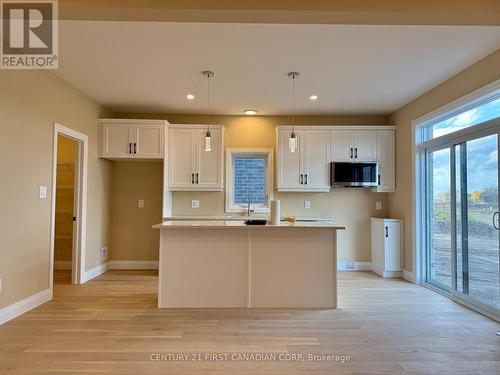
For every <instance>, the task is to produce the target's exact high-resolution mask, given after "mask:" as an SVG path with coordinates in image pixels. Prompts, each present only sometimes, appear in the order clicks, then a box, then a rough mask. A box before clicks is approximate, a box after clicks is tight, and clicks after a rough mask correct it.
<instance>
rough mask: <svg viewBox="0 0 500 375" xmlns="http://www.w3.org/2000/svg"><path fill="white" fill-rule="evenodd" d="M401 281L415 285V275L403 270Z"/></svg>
mask: <svg viewBox="0 0 500 375" xmlns="http://www.w3.org/2000/svg"><path fill="white" fill-rule="evenodd" d="M403 279H405V280H406V281H409V282H410V283H413V284H416V279H415V274H414V273H413V272H411V271H408V270H403Z"/></svg>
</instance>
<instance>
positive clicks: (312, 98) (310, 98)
mask: <svg viewBox="0 0 500 375" xmlns="http://www.w3.org/2000/svg"><path fill="white" fill-rule="evenodd" d="M309 100H312V101H313V102H314V101H316V100H318V95H311V96H310V97H309Z"/></svg>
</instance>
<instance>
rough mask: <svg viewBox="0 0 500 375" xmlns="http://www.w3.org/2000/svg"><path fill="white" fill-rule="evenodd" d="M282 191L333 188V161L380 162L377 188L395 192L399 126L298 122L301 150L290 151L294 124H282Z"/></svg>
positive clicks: (279, 171)
mask: <svg viewBox="0 0 500 375" xmlns="http://www.w3.org/2000/svg"><path fill="white" fill-rule="evenodd" d="M276 132H277V146H276V147H277V152H276V153H277V160H276V163H277V168H276V171H277V172H276V174H277V180H278V184H277V189H278V191H284V192H286V191H298V192H300V191H302V192H307V191H310V192H314V191H317V192H322V191H329V190H330V162H332V161H337V162H352V163H355V162H378V170H379V176H378V181H379V185H378V187H376V188H373V191H375V192H394V191H395V189H396V186H395V185H396V184H395V130H394V127H392V126H298V127H295V134H296V137H297V150H296V151H295V152H290V149H289V148H288V140H289V138H290V134H291V132H292V128H291V127H290V126H278V127H277V128H276Z"/></svg>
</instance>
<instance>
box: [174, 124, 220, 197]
mask: <svg viewBox="0 0 500 375" xmlns="http://www.w3.org/2000/svg"><path fill="white" fill-rule="evenodd" d="M206 131H207V128H206V126H204V125H170V126H169V127H168V139H169V143H168V174H169V179H168V189H169V190H171V191H222V190H223V184H222V174H223V173H222V171H223V170H222V168H223V153H224V149H223V145H224V139H223V138H224V128H223V127H222V126H221V125H211V126H210V135H211V138H212V142H211V144H212V150H211V151H205V133H206Z"/></svg>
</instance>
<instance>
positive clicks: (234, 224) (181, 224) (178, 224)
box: [153, 220, 345, 230]
mask: <svg viewBox="0 0 500 375" xmlns="http://www.w3.org/2000/svg"><path fill="white" fill-rule="evenodd" d="M153 228H155V229H167V228H204V229H208V228H252V229H253V228H255V229H275V228H276V229H280V228H297V229H299V228H330V229H335V230H343V229H345V226H343V225H338V224H334V223H332V222H328V221H317V222H315V221H307V222H304V221H301V222H295V223H290V222H282V223H281V224H279V225H272V224H266V225H247V224H245V222H244V221H227V220H181V221H166V222H163V223H161V224H155V225H153Z"/></svg>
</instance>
